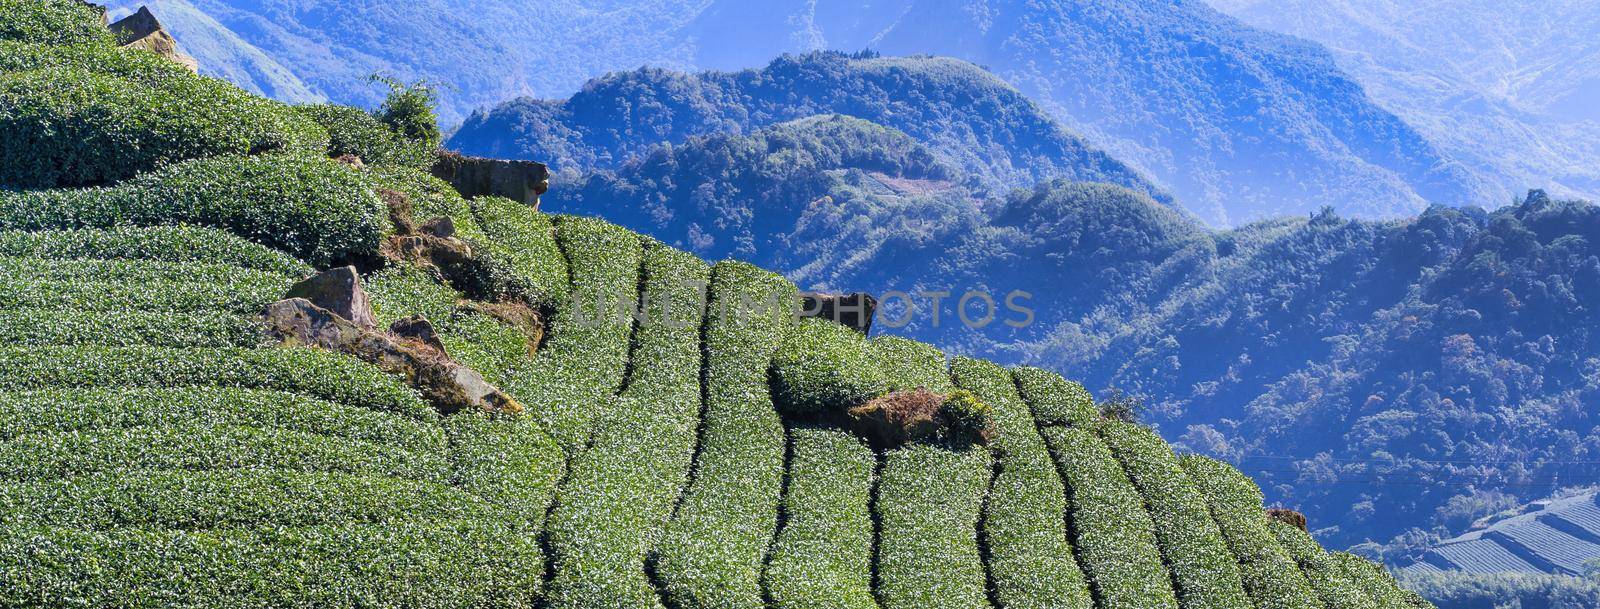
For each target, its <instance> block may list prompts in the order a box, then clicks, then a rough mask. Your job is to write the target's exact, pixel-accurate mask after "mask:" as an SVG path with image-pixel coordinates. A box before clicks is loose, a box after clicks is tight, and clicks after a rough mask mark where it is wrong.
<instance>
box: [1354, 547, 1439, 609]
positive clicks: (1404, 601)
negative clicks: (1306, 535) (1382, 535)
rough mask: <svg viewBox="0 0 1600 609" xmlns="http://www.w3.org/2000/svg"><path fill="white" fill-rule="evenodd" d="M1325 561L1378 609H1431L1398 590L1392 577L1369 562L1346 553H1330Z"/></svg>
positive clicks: (1413, 596) (1426, 604)
mask: <svg viewBox="0 0 1600 609" xmlns="http://www.w3.org/2000/svg"><path fill="white" fill-rule="evenodd" d="M1328 560H1330V561H1332V562H1333V564H1334V566H1335V567H1337V568H1338V569H1339V571H1340V572H1341V573H1343V574H1344V576H1345V578H1346V579H1347V580H1349V581H1350V582H1351V583H1353V584H1354V585H1355V586H1356V587H1357V588H1359V589H1360V590H1361V591H1362V592H1363V593H1365V594H1366V596H1367V598H1369V599H1372V602H1373V605H1374V606H1376V607H1378V609H1412V608H1418V609H1431V608H1432V607H1433V605H1432V604H1431V603H1429V602H1427V601H1425V600H1423V599H1422V597H1420V596H1417V594H1416V593H1414V592H1411V591H1409V590H1406V589H1404V588H1401V587H1400V583H1399V582H1397V581H1395V579H1394V576H1393V575H1390V574H1389V572H1388V571H1385V570H1383V567H1380V566H1378V564H1377V563H1374V562H1372V561H1370V560H1367V559H1365V558H1362V557H1360V556H1356V555H1354V554H1350V553H1347V552H1331V553H1329V554H1328Z"/></svg>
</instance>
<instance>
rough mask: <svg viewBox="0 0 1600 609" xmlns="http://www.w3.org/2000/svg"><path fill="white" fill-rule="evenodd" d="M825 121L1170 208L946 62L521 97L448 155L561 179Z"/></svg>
mask: <svg viewBox="0 0 1600 609" xmlns="http://www.w3.org/2000/svg"><path fill="white" fill-rule="evenodd" d="M818 114H846V115H850V116H853V117H856V118H860V119H863V120H867V121H873V122H877V123H881V124H883V125H884V126H887V127H891V128H894V129H897V130H900V131H903V132H905V133H906V134H909V135H911V136H912V137H915V138H916V139H917V140H918V141H920V142H923V143H925V144H927V145H928V147H929V148H930V149H931V150H932V151H933V152H932V153H933V154H934V155H936V156H939V157H941V158H942V159H944V160H946V161H948V162H950V163H952V164H954V165H955V166H957V167H960V168H961V174H962V175H960V176H958V179H960V180H962V181H964V182H968V183H970V184H972V185H975V186H980V187H983V188H989V189H993V190H997V191H1002V192H1003V191H1004V190H1007V189H1010V188H1016V187H1020V186H1024V185H1028V184H1032V183H1034V182H1038V181H1040V180H1045V179H1051V178H1057V177H1060V178H1068V179H1073V180H1079V181H1091V180H1092V181H1104V182H1114V183H1118V184H1122V185H1125V186H1128V187H1130V188H1134V189H1136V190H1139V191H1142V192H1145V193H1147V194H1152V195H1153V196H1156V197H1158V198H1161V199H1163V200H1166V201H1170V200H1171V199H1170V197H1168V196H1167V195H1165V194H1161V193H1160V192H1159V190H1158V189H1157V188H1156V187H1155V186H1153V185H1151V184H1150V183H1149V182H1147V181H1146V180H1145V179H1144V178H1143V177H1142V176H1140V175H1139V173H1138V172H1136V171H1134V170H1133V169H1131V168H1129V167H1128V166H1127V165H1124V164H1123V163H1121V162H1119V161H1117V160H1116V159H1113V158H1111V157H1110V156H1108V155H1106V154H1105V153H1104V152H1102V151H1100V150H1097V149H1095V148H1093V147H1091V146H1090V145H1089V144H1087V143H1086V142H1084V141H1083V140H1082V139H1080V138H1079V137H1077V136H1076V135H1075V134H1073V133H1072V132H1070V131H1068V130H1066V129H1065V128H1063V127H1062V126H1061V125H1060V124H1059V123H1057V122H1056V121H1055V120H1054V119H1052V118H1051V117H1050V116H1049V115H1048V114H1046V113H1045V112H1044V111H1043V110H1042V109H1040V108H1039V107H1038V106H1037V105H1035V104H1033V103H1032V102H1030V101H1029V100H1028V99H1027V98H1025V97H1023V96H1022V95H1021V94H1020V93H1018V92H1017V91H1016V90H1015V89H1013V88H1011V87H1010V86H1009V85H1006V84H1005V83H1004V82H1002V81H1000V80H999V79H997V78H995V77H994V76H992V75H990V74H989V73H987V72H985V71H983V70H982V69H980V68H978V67H977V66H974V65H972V64H969V63H966V62H962V61H956V60H950V59H942V58H878V57H850V56H845V55H842V54H838V53H825V52H824V53H812V54H807V55H803V56H784V57H781V58H779V59H777V60H775V61H773V62H772V63H770V64H768V65H767V66H766V67H765V68H763V69H759V70H743V71H739V72H701V73H695V74H683V73H678V72H670V71H666V70H659V69H644V70H638V71H635V72H626V73H616V74H611V75H609V76H606V77H603V78H600V79H596V80H594V81H592V82H590V83H589V84H587V85H585V86H584V88H583V90H582V91H579V92H578V93H577V94H576V95H573V96H572V98H570V99H567V100H563V101H546V100H533V99H521V100H516V101H513V102H509V103H507V104H504V105H501V106H499V107H497V108H495V109H494V110H491V111H489V112H482V113H476V114H474V115H473V116H472V117H471V118H469V119H468V120H467V123H466V124H465V125H462V127H461V129H459V130H458V131H456V133H455V134H454V135H453V136H452V137H451V138H450V140H449V141H448V142H447V143H446V145H447V146H448V147H450V148H452V149H455V150H459V151H462V152H465V153H468V154H478V155H488V156H494V157H503V158H539V159H546V160H547V162H548V163H550V164H551V166H552V167H553V168H554V169H555V171H556V172H557V173H558V174H566V175H568V176H574V177H575V176H577V175H581V174H583V173H586V172H589V171H592V170H595V169H603V168H608V167H614V166H616V165H617V164H619V163H622V162H624V161H626V160H628V159H630V158H633V157H636V156H638V155H640V154H642V153H643V152H644V151H646V150H647V149H649V148H651V147H652V146H655V145H657V144H660V143H663V142H667V143H682V142H683V141H684V140H686V139H687V138H689V137H692V136H697V135H715V134H724V133H726V134H735V135H736V134H740V133H745V132H749V131H753V130H755V129H759V128H761V127H764V126H767V125H771V124H774V123H780V122H784V121H789V120H795V119H801V118H806V117H810V116H814V115H818Z"/></svg>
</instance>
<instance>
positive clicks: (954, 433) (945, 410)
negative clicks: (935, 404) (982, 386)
mask: <svg viewBox="0 0 1600 609" xmlns="http://www.w3.org/2000/svg"><path fill="white" fill-rule="evenodd" d="M939 418H941V419H943V420H944V423H945V427H946V429H947V430H948V432H947V433H949V442H950V444H951V445H952V446H971V445H973V444H988V443H989V442H990V441H992V440H993V439H994V437H995V435H996V434H997V433H998V432H997V431H996V428H995V423H994V420H995V419H994V408H992V407H990V406H989V405H988V404H985V403H984V402H983V400H981V399H979V398H978V395H977V394H975V393H972V392H970V391H955V392H952V393H950V395H949V397H946V398H945V400H944V403H943V404H940V405H939Z"/></svg>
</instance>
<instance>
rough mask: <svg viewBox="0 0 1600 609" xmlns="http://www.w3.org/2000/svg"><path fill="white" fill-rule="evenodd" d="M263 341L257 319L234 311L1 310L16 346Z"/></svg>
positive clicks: (5, 335) (0, 322)
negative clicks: (112, 311) (104, 312)
mask: <svg viewBox="0 0 1600 609" xmlns="http://www.w3.org/2000/svg"><path fill="white" fill-rule="evenodd" d="M265 342H266V335H265V333H263V332H262V330H261V326H260V325H259V324H257V323H255V322H253V321H251V320H248V319H245V318H243V317H240V316H238V315H233V314H230V313H169V312H154V313H146V312H141V311H121V312H118V313H116V314H114V315H103V314H97V313H82V312H79V311H61V310H51V309H6V310H0V343H4V344H12V345H31V346H45V345H106V346H113V347H136V346H140V345H148V346H152V347H208V346H209V347H255V346H261V345H263V344H264V343H265Z"/></svg>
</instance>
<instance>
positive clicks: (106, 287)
mask: <svg viewBox="0 0 1600 609" xmlns="http://www.w3.org/2000/svg"><path fill="white" fill-rule="evenodd" d="M280 284H282V285H280ZM287 286H288V282H286V281H270V282H264V283H254V284H252V283H248V282H241V283H240V284H239V285H236V286H229V285H226V284H216V283H190V282H187V281H145V282H137V283H120V282H103V281H82V280H80V281H51V280H48V279H0V308H7V309H23V308H33V309H56V310H63V309H64V310H76V311H94V312H101V313H104V314H112V313H117V312H120V311H164V312H199V311H226V312H233V313H239V314H248V313H255V312H259V311H261V308H262V307H264V306H266V305H267V304H268V303H271V302H274V301H277V300H278V299H279V298H282V297H283V292H284V288H286V287H287Z"/></svg>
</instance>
